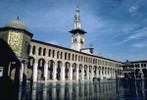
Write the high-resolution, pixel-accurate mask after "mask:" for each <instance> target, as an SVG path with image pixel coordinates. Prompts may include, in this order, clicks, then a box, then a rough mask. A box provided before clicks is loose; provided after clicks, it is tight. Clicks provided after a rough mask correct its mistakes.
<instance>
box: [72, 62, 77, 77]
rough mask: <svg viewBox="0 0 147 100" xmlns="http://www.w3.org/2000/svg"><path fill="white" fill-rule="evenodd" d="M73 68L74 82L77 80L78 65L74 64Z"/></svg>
mask: <svg viewBox="0 0 147 100" xmlns="http://www.w3.org/2000/svg"><path fill="white" fill-rule="evenodd" d="M72 68H73V74H72V75H73V77H72V78H73V80H76V69H77V64H76V63H73V64H72Z"/></svg>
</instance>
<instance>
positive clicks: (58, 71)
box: [57, 61, 63, 80]
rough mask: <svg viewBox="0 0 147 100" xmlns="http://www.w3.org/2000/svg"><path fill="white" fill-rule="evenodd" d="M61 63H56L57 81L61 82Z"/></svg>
mask: <svg viewBox="0 0 147 100" xmlns="http://www.w3.org/2000/svg"><path fill="white" fill-rule="evenodd" d="M62 65H63V63H62V62H61V61H58V62H57V80H61V67H62Z"/></svg>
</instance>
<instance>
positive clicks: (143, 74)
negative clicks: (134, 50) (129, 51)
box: [124, 60, 147, 79]
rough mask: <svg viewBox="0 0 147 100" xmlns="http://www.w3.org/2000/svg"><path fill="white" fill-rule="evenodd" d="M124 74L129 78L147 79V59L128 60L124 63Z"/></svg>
mask: <svg viewBox="0 0 147 100" xmlns="http://www.w3.org/2000/svg"><path fill="white" fill-rule="evenodd" d="M124 75H125V77H127V78H136V79H146V78H147V60H138V61H126V63H125V64H124Z"/></svg>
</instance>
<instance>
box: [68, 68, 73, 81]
mask: <svg viewBox="0 0 147 100" xmlns="http://www.w3.org/2000/svg"><path fill="white" fill-rule="evenodd" d="M72 74H73V68H72V66H70V68H69V80H72Z"/></svg>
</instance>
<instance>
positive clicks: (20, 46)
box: [0, 7, 122, 82]
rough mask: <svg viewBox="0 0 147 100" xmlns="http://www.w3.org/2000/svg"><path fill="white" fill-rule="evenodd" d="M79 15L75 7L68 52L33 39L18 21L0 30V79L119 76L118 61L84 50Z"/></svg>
mask: <svg viewBox="0 0 147 100" xmlns="http://www.w3.org/2000/svg"><path fill="white" fill-rule="evenodd" d="M79 14H80V13H79V8H78V7H77V9H76V15H75V20H74V29H72V30H71V31H70V33H71V35H72V36H71V49H69V48H65V47H61V46H58V45H53V44H50V43H45V42H43V41H39V40H34V39H32V37H33V34H32V33H30V32H29V31H28V28H27V26H26V25H25V24H24V23H23V22H21V21H20V20H19V19H16V20H13V21H11V22H9V23H8V24H6V25H5V26H4V27H3V28H0V61H1V62H0V77H2V76H3V77H5V76H9V77H11V79H18V80H20V81H23V80H24V79H25V80H33V81H34V82H37V81H66V80H70V81H91V80H93V78H100V79H115V78H116V77H117V76H118V77H119V76H120V75H121V70H122V63H121V62H118V61H115V60H112V59H108V58H104V57H99V56H96V55H93V54H92V52H93V48H92V47H90V48H85V47H84V43H85V39H84V35H85V33H86V32H85V31H84V30H82V29H81V23H80V15H79ZM1 55H2V56H1Z"/></svg>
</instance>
